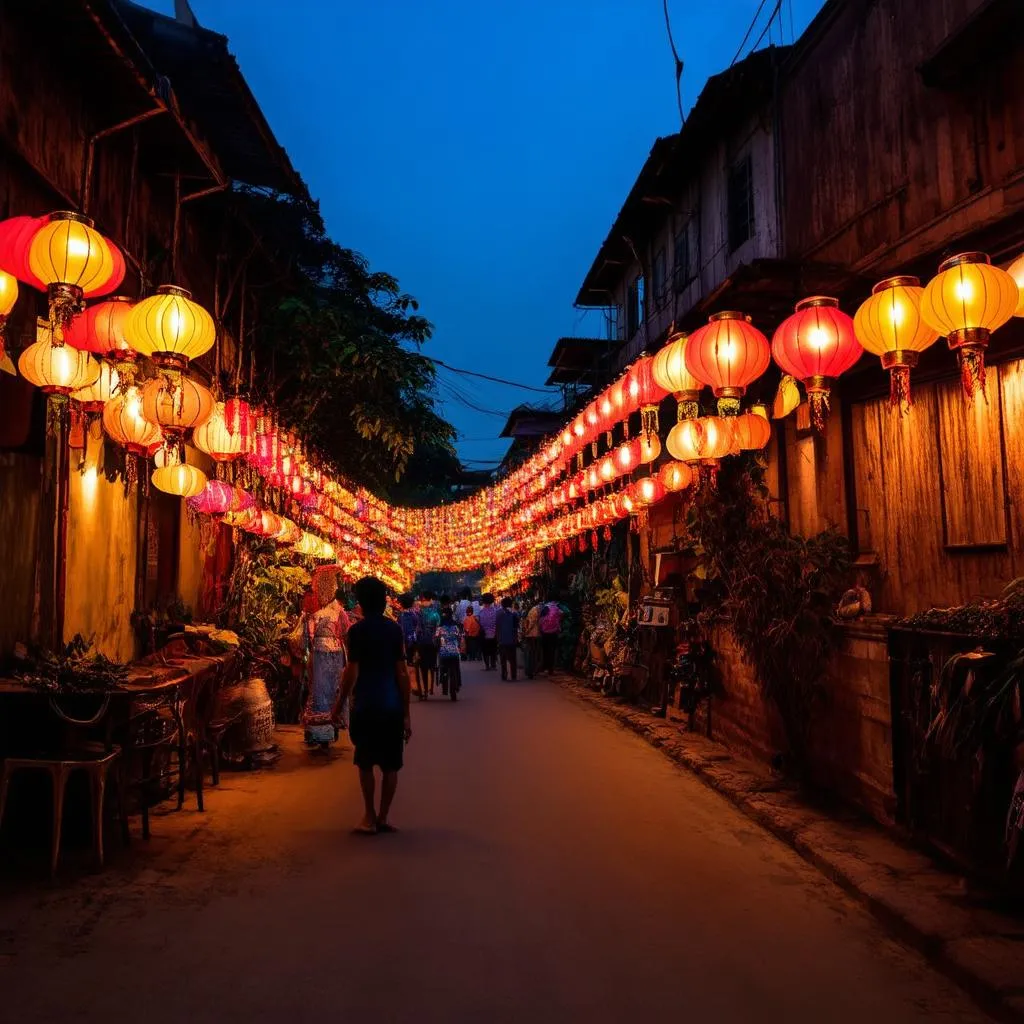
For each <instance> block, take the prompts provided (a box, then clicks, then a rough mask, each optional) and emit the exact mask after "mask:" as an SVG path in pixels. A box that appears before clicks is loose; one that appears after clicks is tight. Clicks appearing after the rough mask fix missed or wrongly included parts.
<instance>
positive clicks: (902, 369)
mask: <svg viewBox="0 0 1024 1024" xmlns="http://www.w3.org/2000/svg"><path fill="white" fill-rule="evenodd" d="M923 297H924V289H923V288H922V287H921V282H920V281H919V280H918V279H917V278H916V277H906V276H903V277H888V278H886V279H885V280H884V281H879V282H878V284H876V285H875V287H874V288H872V289H871V296H870V298H868V299H866V300H865V301H864V302H862V303H861V305H860V308H859V309H858V310H857V312H856V314H854V317H853V328H854V330H855V331H856V332H857V340H858V341H859V342H860V343H861V345H863V346H864V349H865V351H867V352H870V353H871V354H872V355H876V356H879V357H880V358H881V360H882V366H883V367H884V368H885V369H886V370H888V371H889V402H890V404H892V405H899V406H902V405H910V404H911V397H910V371H911V370H912V369H913V368H914V367H915V366H917V361H918V359H919V358H920V356H921V353H922V352H923V351H924V350H925V349H926V348H928V347H929V346H930V345H932V344H934V343H935V342H936V341H937V340H938V338H939V332H938V331H937V330H935V329H934V328H932V327H930V326H929V325H928V324H927V323H926V321H925V319H924V317H923V316H922V315H921V300H922V298H923Z"/></svg>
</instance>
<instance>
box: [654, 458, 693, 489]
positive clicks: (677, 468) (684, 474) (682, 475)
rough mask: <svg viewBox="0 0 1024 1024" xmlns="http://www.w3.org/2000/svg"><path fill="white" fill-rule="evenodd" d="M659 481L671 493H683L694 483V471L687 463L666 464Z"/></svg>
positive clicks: (659, 473)
mask: <svg viewBox="0 0 1024 1024" xmlns="http://www.w3.org/2000/svg"><path fill="white" fill-rule="evenodd" d="M658 479H659V480H660V481H661V482H662V484H663V485H664V487H665V490H666V491H669V492H670V493H675V492H677V491H683V490H686V488H687V487H689V486H690V484H691V483H693V470H692V469H690V467H689V466H688V465H687V464H686V463H685V462H666V463H665V465H664V466H662V467H661V469H660V470H659V472H658Z"/></svg>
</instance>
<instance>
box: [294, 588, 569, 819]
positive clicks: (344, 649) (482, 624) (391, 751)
mask: <svg viewBox="0 0 1024 1024" xmlns="http://www.w3.org/2000/svg"><path fill="white" fill-rule="evenodd" d="M353 591H354V597H355V604H354V605H353V606H352V607H347V602H346V596H347V594H346V591H345V589H344V588H341V587H339V588H338V590H337V591H336V592H335V594H334V598H333V600H331V601H329V602H328V603H327V604H326V605H325V606H324V607H322V608H318V609H316V610H313V609H312V608H308V609H307V610H306V613H305V616H304V626H303V636H304V638H305V643H306V651H307V655H308V661H309V667H310V671H309V675H308V690H307V697H306V700H305V704H304V708H303V713H302V724H303V727H304V729H305V739H306V743H307V745H308V746H309V747H310V749H312V750H315V751H318V752H324V751H327V750H328V749H329V747H330V744H331V743H332V742H333V741H335V740H336V739H337V738H338V735H339V731H340V730H342V729H345V728H347V729H348V731H349V735H350V737H351V739H352V743H353V745H354V747H355V757H354V760H355V764H356V767H357V768H359V772H360V784H361V787H362V791H363V797H364V802H365V805H366V814H365V817H364V820H363V821H362V822H361V823H360V825H359V826H358V827H357V831H360V832H366V833H374V834H378V833H380V832H387V831H393V829H392V826H391V825H390V824H389V822H388V811H389V809H390V806H391V801H392V799H393V798H394V794H395V788H396V786H397V782H398V772H399V770H400V769H401V767H402V759H403V750H404V745H405V743H407V742H408V741H409V739H410V738H411V736H412V726H411V720H410V717H409V701H410V698H411V695H412V694H415V695H416V696H417V697H418V698H419V700H422V701H425V700H429V699H430V697H432V696H433V695H434V694H435V691H436V689H438V688H440V690H441V692H442V694H443V695H444V696H446V697H450V699H451V700H457V699H458V695H459V692H460V691H461V689H462V664H463V662H466V661H470V662H472V661H481V660H482V661H483V667H484V671H486V672H494V671H498V670H499V669H500V672H501V678H502V680H507V681H511V682H514V681H516V680H517V679H518V676H519V663H520V652H522V668H523V671H524V672H525V674H526V676H527V677H528V678H533V677H534V676H536V675H537V674H539V673H541V672H547V673H551V672H553V671H554V670H555V668H556V659H557V651H558V643H559V638H560V636H561V633H562V629H563V611H562V607H561V606H560V605H559V603H558V602H557V601H555V600H541V599H538V600H536V601H533V602H526V604H525V605H524V604H523V603H522V602H520V601H519V600H517V599H515V598H512V597H503V598H502V599H501V600H500V601H499V600H497V599H496V598H495V595H494V594H490V593H488V594H483V595H482V596H481V597H480V598H479V599H475V598H474V597H473V595H472V593H471V591H469V590H468V589H466V590H463V591H462V592H461V593H460V594H459V595H458V597H457V599H453V598H451V597H450V596H448V595H447V594H441V595H435V594H434V593H432V592H430V591H424V592H423V593H421V594H420V595H419V596H418V597H417V596H416V595H414V594H404V595H402V597H400V598H399V599H398V601H397V602H393V603H390V604H389V601H388V597H387V590H386V588H385V586H384V584H383V583H381V581H380V580H377V579H375V578H373V577H366V578H365V579H362V580H360V581H359V582H358V583H356V584H355V587H354V588H353ZM413 679H415V686H413V682H412V681H413ZM375 767H376V768H379V769H380V771H381V773H382V783H381V801H380V805H379V807H378V806H377V805H376V803H375V789H376V783H375V778H374V768H375Z"/></svg>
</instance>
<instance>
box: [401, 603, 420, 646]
mask: <svg viewBox="0 0 1024 1024" xmlns="http://www.w3.org/2000/svg"><path fill="white" fill-rule="evenodd" d="M398 621H399V623H400V625H401V627H402V637H403V639H404V640H405V642H406V643H407V644H411V643H415V641H416V633H417V631H418V629H419V624H420V617H419V615H418V613H417V612H415V611H414V610H413V609H412V608H406V609H404V610H403V611H402V614H401V615H400V616H399V620H398Z"/></svg>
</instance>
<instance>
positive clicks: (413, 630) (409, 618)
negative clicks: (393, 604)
mask: <svg viewBox="0 0 1024 1024" xmlns="http://www.w3.org/2000/svg"><path fill="white" fill-rule="evenodd" d="M399 604H401V606H402V610H401V611H400V612H399V613H398V625H399V626H400V627H401V629H402V640H403V641H404V643H405V663H406V664H407V665H410V666H414V665H415V664H416V634H417V632H418V630H419V625H420V613H419V612H418V611H417V610H416V607H415V605H416V599H415V598H414V597H413V596H412V594H403V595H402V596H401V598H399ZM416 696H417V697H419V699H420V700H425V699H426V696H425V694H424V693H423V691H422V690H420V689H419V680H417V689H416Z"/></svg>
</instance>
